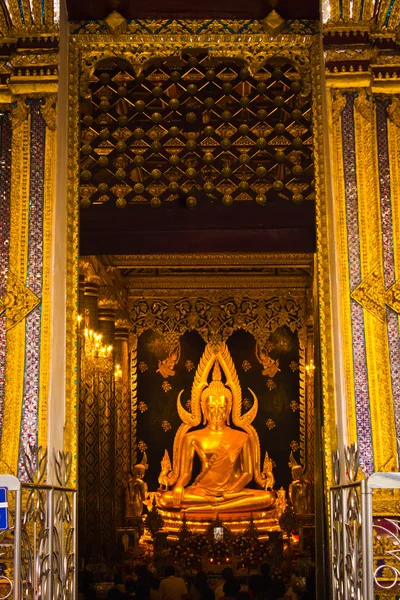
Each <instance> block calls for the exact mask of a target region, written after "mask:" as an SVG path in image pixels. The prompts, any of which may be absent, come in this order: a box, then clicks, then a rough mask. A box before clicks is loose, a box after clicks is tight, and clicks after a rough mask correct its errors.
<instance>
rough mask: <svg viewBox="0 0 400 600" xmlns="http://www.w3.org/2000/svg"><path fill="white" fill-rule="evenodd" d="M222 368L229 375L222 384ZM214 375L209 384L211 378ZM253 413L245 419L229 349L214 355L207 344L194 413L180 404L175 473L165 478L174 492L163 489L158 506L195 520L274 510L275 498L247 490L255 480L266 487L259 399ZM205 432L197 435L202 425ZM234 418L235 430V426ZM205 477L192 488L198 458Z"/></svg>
mask: <svg viewBox="0 0 400 600" xmlns="http://www.w3.org/2000/svg"><path fill="white" fill-rule="evenodd" d="M221 367H222V369H223V371H224V373H225V376H226V385H225V384H224V383H223V382H222V376H221ZM212 369H213V371H212V381H211V383H210V384H208V382H207V378H208V376H209V374H210V372H211V370H212ZM249 391H250V392H251V394H252V395H253V398H254V403H253V406H252V408H251V409H250V410H249V411H248V412H247V413H245V414H244V415H242V414H241V406H242V393H241V389H240V385H239V380H238V376H237V374H236V369H235V367H234V364H233V361H232V359H231V356H230V354H229V351H228V348H227V346H226V344H223V345H222V346H221V348H220V350H219V351H218V353H217V354H215V353H214V352H213V350H212V348H211V346H210V345H209V344H208V345H207V346H206V349H205V351H204V354H203V356H202V359H201V360H200V363H199V367H198V369H197V372H196V376H195V380H194V383H193V387H192V397H191V412H188V411H186V410H185V409H184V408H183V406H182V404H181V396H182V393H183V390H182V391H181V392H180V394H179V396H178V403H177V404H178V413H179V416H180V418H181V420H182V421H183V424H182V425H181V426H180V428H179V429H178V431H177V433H176V436H175V441H174V455H173V469H172V470H171V472H170V473H169V474H168V475H167V477H165V473H164V481H165V479H166V480H167V482H168V486H172V489H171V490H160V493H159V500H158V502H159V506H160V507H161V508H163V509H166V510H175V511H179V510H184V511H185V512H186V513H189V514H191V516H193V517H196V516H198V517H200V518H201V517H208V516H210V515H214V514H216V513H218V514H223V513H237V512H241V513H243V512H245V513H250V512H251V511H257V510H268V509H271V508H273V506H274V504H275V500H276V493H275V492H274V491H272V490H265V489H262V490H260V489H252V488H249V487H247V486H248V484H249V483H250V482H251V481H252V480H254V481H255V482H256V484H257V485H258V486H259V487H265V484H264V480H263V476H262V474H261V473H260V445H259V440H258V435H257V432H256V431H255V429H254V427H252V425H251V423H252V421H253V420H254V417H255V416H256V414H257V410H258V401H257V398H256V396H255V394H254V393H253V392H252V391H251V390H249ZM202 417H203V425H204V427H203V428H201V429H195V430H192V429H193V428H195V427H198V426H199V425H200V424H201V418H202ZM231 417H232V420H233V424H234V425H235V429H234V428H232V427H231V425H230V418H231ZM195 455H197V456H198V457H199V458H200V462H201V472H200V474H199V475H198V476H197V477H196V478H195V480H194V481H193V483H192V484H191V485H189V484H190V482H191V480H192V470H193V461H194V457H195Z"/></svg>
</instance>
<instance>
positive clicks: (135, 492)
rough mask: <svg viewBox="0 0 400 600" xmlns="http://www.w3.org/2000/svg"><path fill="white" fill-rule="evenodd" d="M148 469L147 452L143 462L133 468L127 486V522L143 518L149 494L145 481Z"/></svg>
mask: <svg viewBox="0 0 400 600" xmlns="http://www.w3.org/2000/svg"><path fill="white" fill-rule="evenodd" d="M147 469H148V464H147V455H146V452H143V456H142V460H141V462H140V463H137V464H136V465H135V466H134V467H133V469H132V474H131V476H130V477H129V479H128V481H127V483H126V486H125V518H126V519H127V520H128V519H134V518H137V517H141V516H142V513H143V503H144V501H145V500H146V498H147V493H148V490H147V483H145V481H143V478H144V475H145V473H146V470H147Z"/></svg>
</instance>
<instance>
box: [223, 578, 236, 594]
mask: <svg viewBox="0 0 400 600" xmlns="http://www.w3.org/2000/svg"><path fill="white" fill-rule="evenodd" d="M222 589H223V590H224V595H225V596H228V597H229V598H236V597H237V595H238V594H239V592H240V582H239V580H238V579H234V578H232V579H227V580H226V581H225V583H224V587H223V588H222Z"/></svg>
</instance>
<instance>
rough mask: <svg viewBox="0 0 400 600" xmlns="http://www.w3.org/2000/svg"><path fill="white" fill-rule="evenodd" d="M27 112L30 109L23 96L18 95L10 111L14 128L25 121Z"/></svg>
mask: <svg viewBox="0 0 400 600" xmlns="http://www.w3.org/2000/svg"><path fill="white" fill-rule="evenodd" d="M29 112H30V109H29V106H28V105H27V104H26V102H25V97H18V98H17V101H16V104H15V105H14V106H13V108H12V112H11V120H12V123H13V127H14V128H15V129H16V128H18V127H19V126H20V125H21V124H22V123H23V122H24V121H25V119H27V118H28V115H29Z"/></svg>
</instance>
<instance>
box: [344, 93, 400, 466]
mask: <svg viewBox="0 0 400 600" xmlns="http://www.w3.org/2000/svg"><path fill="white" fill-rule="evenodd" d="M354 129H355V153H356V166H357V188H358V203H359V209H358V215H359V236H360V260H361V275H362V277H363V279H364V280H365V277H366V276H367V275H369V274H370V273H371V272H373V273H374V278H373V284H372V286H371V287H370V290H371V292H372V290H376V288H375V287H374V285H375V282H376V281H378V282H379V280H380V279H381V280H382V282H383V257H382V248H381V244H380V243H379V244H377V240H381V230H382V224H381V212H380V188H379V165H378V148H377V132H376V120H375V104H374V102H373V97H372V93H371V91H370V90H361V91H360V93H359V94H357V96H356V97H355V99H354ZM373 293H374V292H372V294H371V295H373ZM368 300H369V301H370V307H372V306H373V307H374V309H376V304H375V305H374V304H373V302H372V298H371V296H370V297H369V298H368ZM378 301H379V296H378ZM364 335H365V348H366V363H367V373H368V387H369V398H370V410H371V428H372V442H373V450H374V466H375V470H376V471H381V470H384V469H387V470H391V468H392V467H393V468H395V466H396V458H395V457H396V454H397V447H396V433H395V421H394V405H393V398H392V389H391V386H390V385H388V382H390V380H391V373H390V354H389V344H388V338H387V327H386V323H385V322H384V320H381V319H379V318H376V316H375V315H373V314H372V312H371V311H370V310H365V311H364Z"/></svg>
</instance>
